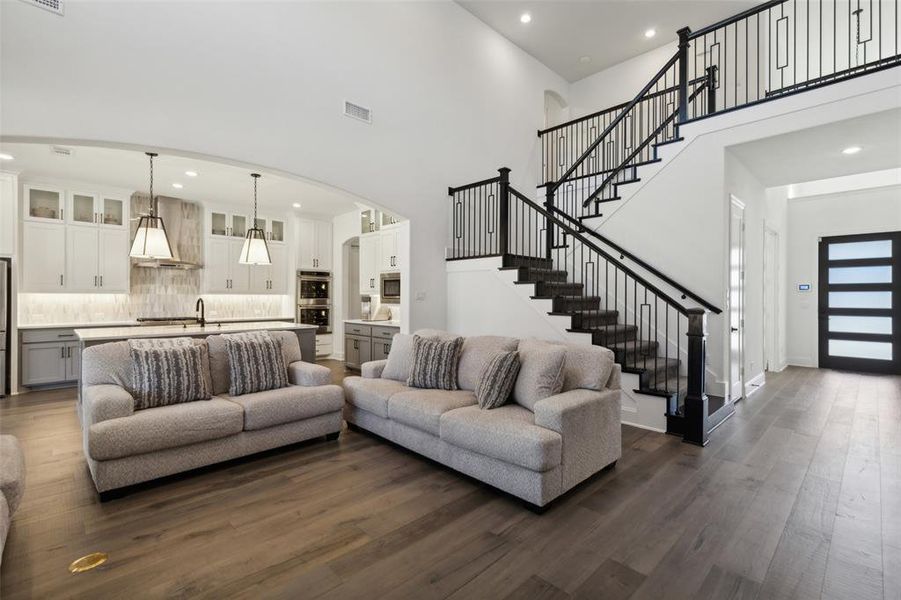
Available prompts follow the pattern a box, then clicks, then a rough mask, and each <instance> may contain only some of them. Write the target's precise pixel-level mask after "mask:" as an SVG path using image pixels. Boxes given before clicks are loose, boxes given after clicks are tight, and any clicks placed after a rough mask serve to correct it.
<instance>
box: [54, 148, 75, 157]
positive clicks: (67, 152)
mask: <svg viewBox="0 0 901 600" xmlns="http://www.w3.org/2000/svg"><path fill="white" fill-rule="evenodd" d="M50 153H51V154H56V155H57V156H72V155H73V154H75V151H74V150H72V148H66V147H65V146H50Z"/></svg>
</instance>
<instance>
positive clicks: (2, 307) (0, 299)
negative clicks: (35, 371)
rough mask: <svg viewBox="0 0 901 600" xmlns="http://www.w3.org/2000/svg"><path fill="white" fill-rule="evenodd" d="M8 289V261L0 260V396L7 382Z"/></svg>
mask: <svg viewBox="0 0 901 600" xmlns="http://www.w3.org/2000/svg"><path fill="white" fill-rule="evenodd" d="M9 288H10V282H9V261H8V260H5V259H0V396H5V395H6V393H7V392H6V385H7V384H6V382H7V381H8V380H9V378H8V377H7V375H8V374H9V358H8V355H9V353H8V352H7V351H6V343H7V342H6V340H7V337H8V336H9V327H8V325H9V291H10V290H9Z"/></svg>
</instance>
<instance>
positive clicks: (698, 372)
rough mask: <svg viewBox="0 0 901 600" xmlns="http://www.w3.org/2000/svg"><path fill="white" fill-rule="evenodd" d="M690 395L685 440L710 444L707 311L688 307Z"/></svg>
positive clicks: (686, 404)
mask: <svg viewBox="0 0 901 600" xmlns="http://www.w3.org/2000/svg"><path fill="white" fill-rule="evenodd" d="M686 335H688V394H687V395H686V396H685V409H684V419H685V420H684V423H685V427H684V430H683V434H682V441H683V442H688V443H690V444H697V445H699V446H706V445H707V442H708V437H707V394H705V393H704V387H705V385H704V376H705V369H706V368H707V311H705V310H704V309H702V308H690V309H688V333H687V334H686Z"/></svg>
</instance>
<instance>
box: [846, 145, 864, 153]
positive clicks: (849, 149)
mask: <svg viewBox="0 0 901 600" xmlns="http://www.w3.org/2000/svg"><path fill="white" fill-rule="evenodd" d="M861 150H863V148H861V147H860V146H848V147H847V148H845V149H844V150H842V154H857V153H858V152H860V151H861Z"/></svg>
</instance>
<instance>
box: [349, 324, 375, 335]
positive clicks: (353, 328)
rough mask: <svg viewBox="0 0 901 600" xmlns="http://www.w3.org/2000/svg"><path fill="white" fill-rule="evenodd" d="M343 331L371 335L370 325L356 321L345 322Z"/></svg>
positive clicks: (351, 333) (350, 333)
mask: <svg viewBox="0 0 901 600" xmlns="http://www.w3.org/2000/svg"><path fill="white" fill-rule="evenodd" d="M344 333H346V334H348V335H363V336H366V337H369V336H371V335H372V327H370V326H369V325H357V324H356V323H345V324H344Z"/></svg>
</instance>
